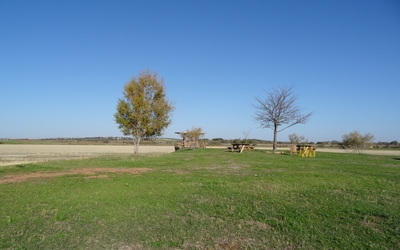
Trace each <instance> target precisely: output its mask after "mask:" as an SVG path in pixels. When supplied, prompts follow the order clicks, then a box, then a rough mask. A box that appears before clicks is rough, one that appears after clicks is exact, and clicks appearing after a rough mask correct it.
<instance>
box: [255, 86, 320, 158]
mask: <svg viewBox="0 0 400 250" xmlns="http://www.w3.org/2000/svg"><path fill="white" fill-rule="evenodd" d="M294 87H295V86H294V85H292V86H290V87H288V86H278V87H277V88H272V89H270V90H269V91H266V93H267V97H266V98H265V99H261V98H259V97H255V99H256V101H257V103H256V104H255V105H253V107H254V108H256V112H255V120H256V121H257V122H259V123H260V124H261V127H263V128H270V129H272V130H273V131H274V140H273V152H274V153H275V152H276V142H277V134H278V133H279V132H281V131H282V130H285V129H287V128H289V127H291V126H294V125H296V124H305V123H306V122H307V121H308V119H309V118H310V117H311V116H312V115H313V112H310V113H307V114H302V109H301V108H300V107H299V106H298V105H297V104H296V101H297V98H298V97H297V95H295V94H294V92H293V89H294ZM282 126H283V128H281V127H282Z"/></svg>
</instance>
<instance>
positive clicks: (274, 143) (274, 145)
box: [272, 125, 278, 154]
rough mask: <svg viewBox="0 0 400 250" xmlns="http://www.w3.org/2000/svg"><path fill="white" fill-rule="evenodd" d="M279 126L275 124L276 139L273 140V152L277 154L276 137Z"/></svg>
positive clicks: (275, 136)
mask: <svg viewBox="0 0 400 250" xmlns="http://www.w3.org/2000/svg"><path fill="white" fill-rule="evenodd" d="M277 130H278V126H277V125H274V141H273V142H272V152H273V153H274V154H275V153H276V138H277V134H278V131H277Z"/></svg>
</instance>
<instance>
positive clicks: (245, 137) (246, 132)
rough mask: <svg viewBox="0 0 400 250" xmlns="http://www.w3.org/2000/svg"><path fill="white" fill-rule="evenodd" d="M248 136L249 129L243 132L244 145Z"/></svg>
mask: <svg viewBox="0 0 400 250" xmlns="http://www.w3.org/2000/svg"><path fill="white" fill-rule="evenodd" d="M249 134H250V129H249V130H243V135H244V139H245V143H248V139H249Z"/></svg>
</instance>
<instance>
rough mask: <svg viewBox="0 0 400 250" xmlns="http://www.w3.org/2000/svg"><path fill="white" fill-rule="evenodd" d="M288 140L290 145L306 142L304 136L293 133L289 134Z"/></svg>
mask: <svg viewBox="0 0 400 250" xmlns="http://www.w3.org/2000/svg"><path fill="white" fill-rule="evenodd" d="M289 140H290V143H291V144H292V145H297V144H304V143H308V140H307V139H306V138H305V137H304V136H302V135H297V134H295V133H293V134H290V135H289Z"/></svg>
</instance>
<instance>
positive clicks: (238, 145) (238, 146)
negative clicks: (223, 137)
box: [228, 143, 253, 153]
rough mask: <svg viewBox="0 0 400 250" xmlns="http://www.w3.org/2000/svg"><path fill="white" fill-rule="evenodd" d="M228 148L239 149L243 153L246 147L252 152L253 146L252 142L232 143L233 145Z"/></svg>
mask: <svg viewBox="0 0 400 250" xmlns="http://www.w3.org/2000/svg"><path fill="white" fill-rule="evenodd" d="M228 149H230V150H231V152H233V151H234V150H239V152H240V153H242V152H243V150H244V149H247V150H248V151H249V152H251V150H252V149H253V147H250V143H232V147H228Z"/></svg>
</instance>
